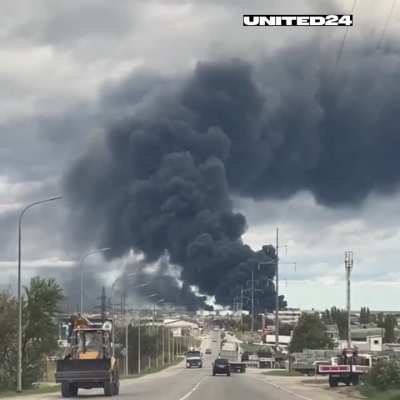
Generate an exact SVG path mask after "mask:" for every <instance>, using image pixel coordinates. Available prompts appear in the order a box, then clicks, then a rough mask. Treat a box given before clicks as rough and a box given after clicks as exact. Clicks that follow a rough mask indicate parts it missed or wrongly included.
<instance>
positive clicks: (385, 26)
mask: <svg viewBox="0 0 400 400" xmlns="http://www.w3.org/2000/svg"><path fill="white" fill-rule="evenodd" d="M396 2H397V0H393V1H392V7H391V8H390V11H389V14H388V16H387V17H386V21H385V24H384V25H383V29H382V34H381V37H380V39H379V41H378V44H377V46H376V48H377V49H379V48H380V47H381V46H382V43H383V40H384V38H385V36H386V31H387V28H388V26H389V21H390V19H391V18H392V15H393V12H394V9H395V8H396Z"/></svg>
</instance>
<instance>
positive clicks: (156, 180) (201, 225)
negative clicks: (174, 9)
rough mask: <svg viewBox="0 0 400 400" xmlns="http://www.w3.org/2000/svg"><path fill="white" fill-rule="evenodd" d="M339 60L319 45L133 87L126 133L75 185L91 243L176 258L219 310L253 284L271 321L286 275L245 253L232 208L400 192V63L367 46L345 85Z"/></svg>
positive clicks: (95, 157)
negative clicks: (335, 64)
mask: <svg viewBox="0 0 400 400" xmlns="http://www.w3.org/2000/svg"><path fill="white" fill-rule="evenodd" d="M331 55H332V49H330V48H326V46H325V47H323V46H321V45H320V44H319V43H313V44H312V45H303V46H301V47H300V48H299V47H297V48H296V49H294V48H290V49H284V50H282V51H280V52H279V53H277V54H275V55H274V57H271V58H270V59H267V60H264V61H263V62H257V63H254V65H251V64H249V63H248V62H244V61H241V60H238V59H233V60H229V61H224V62H220V61H214V62H202V63H199V64H198V65H197V67H196V68H195V70H194V71H193V74H192V75H191V76H189V77H186V78H182V79H174V80H171V81H168V80H166V81H163V82H161V81H157V79H153V80H152V84H151V85H149V91H148V92H146V91H144V90H143V82H141V84H140V85H139V86H140V89H138V90H137V91H135V85H134V84H133V85H132V81H134V77H133V78H131V80H130V81H127V82H125V84H122V85H121V87H119V88H114V89H113V93H112V95H111V96H109V97H108V99H110V98H111V99H114V102H115V104H118V107H119V112H118V110H117V111H116V112H114V116H117V121H114V122H112V123H111V124H110V125H109V126H108V128H107V134H106V138H105V141H104V143H101V144H99V145H98V147H95V148H92V149H90V150H89V151H88V153H87V154H86V155H85V156H84V157H82V158H81V159H80V161H79V162H77V164H76V165H75V166H74V168H73V169H72V170H71V171H70V172H69V174H68V176H67V178H66V189H67V190H66V191H67V193H68V195H69V199H70V202H71V204H72V205H73V209H74V215H73V216H74V218H75V220H77V221H79V222H80V224H79V230H80V231H81V232H80V236H78V239H79V240H83V241H85V240H86V241H87V240H88V239H87V238H88V237H91V238H93V239H94V242H95V243H96V245H98V246H99V247H102V246H109V247H111V248H112V257H117V256H122V255H124V254H126V252H127V251H128V250H129V249H131V248H134V249H136V250H139V251H141V252H143V253H144V255H145V261H147V262H155V261H156V260H158V259H159V258H160V257H161V256H162V255H163V254H164V251H165V249H166V250H167V251H168V253H169V256H170V261H171V262H172V263H173V264H176V265H179V266H181V267H182V271H181V279H182V281H183V282H184V284H185V285H186V287H188V286H189V285H194V286H196V287H197V288H198V289H199V291H200V293H203V294H208V295H215V298H216V301H217V302H218V303H220V304H231V302H232V298H233V297H234V295H236V294H238V288H239V287H240V286H241V285H243V284H245V282H246V280H248V279H250V278H249V277H250V271H251V270H254V271H256V275H257V277H261V276H262V277H263V282H262V285H261V286H262V287H261V289H262V291H261V292H258V297H257V301H258V304H259V307H260V308H261V309H263V308H272V307H273V295H274V287H273V285H271V284H270V282H271V281H270V279H271V278H272V277H273V275H274V267H273V265H272V263H271V264H270V266H269V267H268V266H266V267H263V271H261V272H259V271H258V269H257V263H258V262H268V261H269V262H271V260H272V259H273V257H274V252H273V248H271V247H266V248H264V249H263V250H260V251H258V252H255V251H253V250H252V249H251V248H250V247H249V246H247V245H245V244H244V243H243V242H242V240H241V236H242V234H243V233H244V232H245V229H246V220H245V217H244V216H243V215H241V214H239V213H236V212H234V211H233V208H232V201H231V194H237V195H240V196H248V197H252V198H266V197H273V198H287V197H289V196H291V195H293V194H295V193H296V192H298V191H301V190H308V191H310V192H311V193H313V195H314V196H315V198H316V200H317V201H318V202H320V203H322V204H324V205H327V206H332V207H338V206H352V205H358V204H360V203H361V202H362V201H363V200H364V199H365V198H366V197H367V196H368V195H369V194H370V193H373V192H379V193H387V192H391V191H394V190H396V189H397V188H398V184H399V179H400V157H399V156H398V152H399V150H400V135H399V128H398V124H397V121H398V115H400V113H399V112H400V103H399V102H398V99H399V98H400V97H399V94H400V93H399V92H400V85H398V82H399V77H400V69H399V56H398V54H397V53H393V52H389V51H386V52H383V53H380V54H377V53H376V51H373V50H371V49H369V48H367V47H365V45H364V44H363V43H358V44H357V45H355V46H353V48H351V49H350V50H349V51H347V52H346V54H344V55H343V60H342V65H341V68H340V69H339V70H338V71H337V73H336V74H332V61H333V58H332V56H331ZM344 61H346V62H344ZM154 82H156V83H154ZM119 93H120V95H119ZM121 103H122V104H121ZM105 104H107V103H105ZM110 107H112V106H110ZM107 111H110V110H107ZM107 111H106V112H107ZM114 111H115V110H114ZM110 113H111V114H112V112H110ZM266 212H268V210H266ZM93 233H95V236H94V237H93V235H92V234H93ZM85 236H86V237H85Z"/></svg>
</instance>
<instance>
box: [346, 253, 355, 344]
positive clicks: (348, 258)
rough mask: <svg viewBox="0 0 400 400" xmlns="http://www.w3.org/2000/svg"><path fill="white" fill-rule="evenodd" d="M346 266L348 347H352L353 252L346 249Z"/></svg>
mask: <svg viewBox="0 0 400 400" xmlns="http://www.w3.org/2000/svg"><path fill="white" fill-rule="evenodd" d="M344 266H345V268H346V282H347V347H348V348H351V315H350V314H351V293H350V275H351V270H352V269H353V252H352V251H345V253H344Z"/></svg>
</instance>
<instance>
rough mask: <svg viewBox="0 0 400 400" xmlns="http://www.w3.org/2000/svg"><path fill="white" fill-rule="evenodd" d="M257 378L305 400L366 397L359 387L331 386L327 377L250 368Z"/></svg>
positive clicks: (336, 399)
mask: <svg viewBox="0 0 400 400" xmlns="http://www.w3.org/2000/svg"><path fill="white" fill-rule="evenodd" d="M248 372H249V373H250V374H254V377H255V378H256V379H262V380H264V381H265V382H266V383H268V384H271V385H273V386H274V387H278V388H280V389H281V390H283V391H286V392H289V393H292V394H294V395H298V397H300V398H302V399H303V400H345V399H352V400H356V399H357V400H361V399H365V397H364V396H362V395H361V394H360V393H359V391H358V390H357V389H355V388H354V387H352V386H349V387H347V386H342V385H341V386H339V387H337V388H330V387H329V384H328V379H327V378H325V377H320V376H318V377H308V376H277V375H268V374H265V373H263V372H265V371H262V370H251V369H248Z"/></svg>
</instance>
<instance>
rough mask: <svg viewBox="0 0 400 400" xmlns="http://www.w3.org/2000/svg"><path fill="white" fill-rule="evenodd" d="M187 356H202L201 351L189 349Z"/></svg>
mask: <svg viewBox="0 0 400 400" xmlns="http://www.w3.org/2000/svg"><path fill="white" fill-rule="evenodd" d="M186 357H200V352H199V351H188V352H187V353H186Z"/></svg>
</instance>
